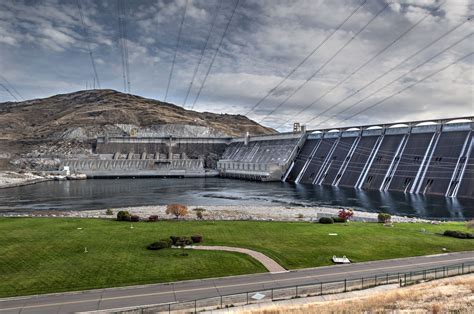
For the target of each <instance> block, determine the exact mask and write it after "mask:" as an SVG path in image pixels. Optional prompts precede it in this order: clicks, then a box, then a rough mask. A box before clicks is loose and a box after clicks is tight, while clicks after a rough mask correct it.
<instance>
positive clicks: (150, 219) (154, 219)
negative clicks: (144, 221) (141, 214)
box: [148, 215, 158, 222]
mask: <svg viewBox="0 0 474 314" xmlns="http://www.w3.org/2000/svg"><path fill="white" fill-rule="evenodd" d="M148 221H149V222H156V221H158V215H151V216H150V217H148Z"/></svg>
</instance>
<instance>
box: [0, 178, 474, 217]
mask: <svg viewBox="0 0 474 314" xmlns="http://www.w3.org/2000/svg"><path fill="white" fill-rule="evenodd" d="M170 203H182V204H186V205H191V206H206V205H252V204H255V205H258V206H265V205H268V206H272V205H273V206H292V207H294V206H301V207H302V208H303V207H305V206H335V207H337V206H343V207H352V208H354V209H357V210H363V211H370V212H382V211H383V212H387V213H390V214H396V215H407V216H416V217H422V218H438V219H452V220H464V219H468V218H474V200H473V199H466V198H465V199H463V198H446V197H443V196H434V195H429V196H428V195H425V196H423V195H416V194H404V193H398V192H380V191H362V190H356V189H352V188H337V187H331V186H324V185H323V186H320V185H312V184H293V183H286V182H250V181H241V180H233V179H224V178H184V179H178V178H176V179H173V178H166V179H165V178H147V179H97V180H82V181H60V182H56V181H54V182H44V183H40V184H34V185H27V186H22V187H16V188H8V189H0V211H1V212H24V211H32V210H35V211H36V210H89V209H103V208H118V207H129V206H143V205H166V204H170Z"/></svg>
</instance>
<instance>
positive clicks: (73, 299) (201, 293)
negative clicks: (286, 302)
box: [0, 251, 474, 314]
mask: <svg viewBox="0 0 474 314" xmlns="http://www.w3.org/2000/svg"><path fill="white" fill-rule="evenodd" d="M466 262H474V251H471V252H464V253H450V254H442V255H432V256H420V257H413V258H404V259H394V260H384V261H375V262H367V263H356V264H350V265H336V266H328V267H318V268H308V269H301V270H296V271H290V272H283V273H263V274H254V275H244V276H235V277H223V278H215V279H203V280H191V281H181V282H176V283H168V284H154V285H146V286H133V287H124V288H109V289H99V290H89V291H82V292H73V293H62V294H49V295H38V296H29V297H20V298H10V299H0V314H4V313H22V314H24V313H71V312H86V311H95V310H108V309H117V308H126V307H133V306H140V305H151V304H159V303H171V302H179V301H187V300H194V299H201V298H208V297H218V296H220V295H221V294H232V293H241V292H247V291H255V290H265V289H270V288H277V287H283V286H291V285H301V284H307V283H317V282H321V281H323V282H325V281H332V280H334V281H335V280H343V279H351V278H360V277H366V276H367V277H368V276H374V275H380V276H383V275H385V274H386V273H397V272H409V271H417V270H424V269H430V268H435V267H442V266H447V265H452V264H456V263H466Z"/></svg>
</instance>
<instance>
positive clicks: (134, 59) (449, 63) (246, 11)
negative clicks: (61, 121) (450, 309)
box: [0, 0, 474, 131]
mask: <svg viewBox="0 0 474 314" xmlns="http://www.w3.org/2000/svg"><path fill="white" fill-rule="evenodd" d="M120 1H121V3H122V4H123V9H124V12H125V14H124V18H125V21H126V33H127V34H126V37H127V39H126V40H127V45H126V46H127V47H128V60H129V61H128V62H129V73H130V77H129V78H130V80H129V81H130V90H131V93H132V94H137V95H141V96H144V97H150V98H155V99H159V100H163V99H164V97H165V93H166V89H167V85H168V79H169V77H170V71H171V67H172V60H173V59H174V58H175V57H174V56H175V53H176V58H175V66H174V69H173V73H172V79H171V82H170V86H169V92H168V98H167V101H169V102H172V103H175V104H177V105H180V106H182V105H183V103H184V99H185V96H186V94H187V90H188V88H189V87H190V83H191V79H192V77H193V73H194V71H195V69H196V66H197V64H198V61H199V59H200V56H201V51H202V49H203V47H204V45H205V43H206V38H207V37H208V35H209V30H210V28H211V25H212V21H213V19H214V16H215V14H216V12H217V18H216V22H215V26H214V28H213V32H212V33H210V40H209V42H208V44H207V48H206V50H205V51H204V57H203V58H202V62H201V64H200V66H199V68H198V71H197V74H196V76H195V80H194V82H193V84H192V88H191V92H190V94H189V97H188V99H187V102H186V105H185V107H186V108H191V107H192V106H193V103H194V100H195V98H196V95H197V93H198V91H199V89H200V86H201V84H202V82H203V78H204V77H205V74H206V72H207V71H208V69H209V65H210V63H211V62H212V60H213V56H214V55H215V54H216V49H217V48H218V47H219V50H218V52H217V54H216V57H215V59H214V62H213V66H212V67H211V68H210V71H209V76H208V78H207V81H206V82H205V84H204V86H203V88H202V92H201V94H200V97H199V98H198V99H197V101H196V105H195V106H194V109H195V110H198V111H212V112H217V113H224V112H226V113H232V114H245V113H247V112H248V111H249V110H250V109H252V108H253V107H255V105H256V104H257V103H258V102H259V101H260V100H261V99H262V98H264V97H265V96H266V95H267V94H268V93H269V91H271V90H272V88H274V87H275V86H276V85H277V84H279V83H280V82H281V81H282V80H283V79H284V78H285V77H286V76H287V75H288V74H289V73H290V72H291V71H292V70H293V69H295V67H297V66H298V65H299V64H300V63H301V61H302V60H304V59H305V58H306V57H307V56H308V55H310V54H311V52H314V53H313V54H311V56H310V57H309V58H307V60H306V61H305V62H304V63H303V64H302V65H301V66H300V67H298V68H297V69H296V71H294V72H293V73H292V74H291V75H290V76H289V78H288V79H287V80H286V81H284V82H283V83H281V84H280V86H279V87H278V88H277V89H275V90H274V91H273V92H272V93H271V94H270V95H268V97H266V98H265V99H264V101H261V102H260V103H259V105H258V106H256V107H255V109H254V110H253V111H251V112H250V113H248V116H249V117H250V118H252V119H254V120H256V121H259V122H262V123H263V124H266V125H269V126H272V127H278V128H279V130H280V131H284V130H289V128H290V125H291V124H292V123H293V122H294V121H298V122H301V123H308V122H310V123H309V127H330V126H340V125H351V124H369V123H379V122H394V121H404V120H419V119H431V118H443V117H455V116H468V115H473V114H474V95H473V89H474V87H473V86H474V85H473V83H474V69H473V63H474V57H473V55H472V53H473V52H474V38H473V36H472V31H473V29H474V28H473V21H472V20H471V21H468V18H469V17H471V16H473V12H474V1H473V0H446V1H433V0H395V1H388V0H367V1H364V0H337V1H335V0H298V1H296V0H294V1H291V0H287V1H284V0H239V1H238V3H237V2H236V1H237V0H222V1H218V0H187V1H186V0H176V1H167V0H133V1H132V0H120ZM79 3H80V7H82V14H83V17H84V24H85V26H86V31H85V30H84V28H83V25H82V23H81V18H80V16H81V12H80V9H79V6H78V1H76V0H72V1H69V0H68V1H66V0H38V1H36V0H1V1H0V74H1V76H0V83H1V84H2V85H3V86H5V87H6V88H8V89H9V90H10V91H11V92H12V93H15V92H14V90H16V91H18V93H19V94H20V95H21V96H22V97H23V98H25V99H31V98H40V97H46V96H51V95H54V94H57V93H68V92H73V91H77V90H81V89H85V87H86V82H88V83H87V84H88V85H91V84H92V82H93V77H94V72H93V68H92V64H91V59H90V56H89V51H88V43H89V46H90V49H91V51H92V54H93V56H94V61H95V64H96V68H97V74H98V77H99V79H100V83H101V87H102V88H111V89H115V90H118V91H123V90H124V84H123V75H122V73H123V70H122V69H123V67H122V57H121V46H120V38H121V35H120V32H119V22H118V14H117V11H118V10H117V0H101V1H93V0H79ZM387 3H389V4H388V5H387ZM236 4H237V6H236ZM361 4H363V5H362V6H360V5H361ZM359 6H360V7H359ZM235 7H236V10H235V14H234V15H233V18H232V20H231V23H230V25H229V27H228V29H227V32H225V30H226V26H227V24H228V22H229V20H230V18H231V16H232V13H233V11H234V8H235ZM185 9H186V14H185V16H184V24H183V27H182V31H181V37H180V42H179V47H178V50H177V51H176V46H177V39H178V33H179V29H180V24H181V20H182V17H183V13H184V11H185ZM351 13H353V14H352V15H351ZM350 15H351V16H350ZM349 16H350V18H349V19H347V18H348V17H349ZM346 19H347V21H346V22H345V23H344V24H343V25H342V26H340V25H341V24H342V23H343V22H344V21H345V20H346ZM339 26H340V27H339ZM361 29H363V30H362V31H360V30H361ZM224 32H225V37H224V38H223V41H222V45H221V46H219V43H220V42H221V38H222V35H223V33H224ZM444 34H446V35H444ZM443 35H444V37H443ZM439 38H440V39H439ZM318 47H319V48H318ZM425 47H426V48H425ZM376 55H378V56H377V57H375V56H376ZM411 56H412V57H411ZM404 60H406V61H405V62H403V63H402V61H404ZM428 60H430V61H429V62H427V63H425V62H426V61H428ZM368 61H370V62H368ZM423 63H425V64H423ZM422 64H423V65H422ZM405 74H406V75H405ZM309 78H311V79H310V80H309V81H307V80H308V79H309ZM397 78H400V79H398V80H395V79H397ZM5 79H6V80H7V81H8V82H7V81H5ZM306 81H307V82H306ZM419 81H420V82H419ZM305 82H306V83H305ZM391 82H393V83H391ZM418 82H419V83H418ZM8 83H9V84H10V85H9V84H8ZM369 83H370V84H369ZM389 83H391V84H389ZM412 85H413V86H412ZM384 86H385V87H384ZM410 86H412V87H410ZM399 91H401V92H400V93H398V92H399ZM392 95H393V96H392ZM391 96H392V97H391ZM17 97H18V98H19V96H17ZM12 100H14V99H13V97H12V96H11V95H10V94H9V93H8V92H7V91H6V90H5V89H4V88H2V86H0V102H4V101H12ZM343 100H344V101H343ZM374 105H375V106H374ZM276 108H277V110H275V109H276ZM303 109H305V110H303ZM269 113H271V114H269Z"/></svg>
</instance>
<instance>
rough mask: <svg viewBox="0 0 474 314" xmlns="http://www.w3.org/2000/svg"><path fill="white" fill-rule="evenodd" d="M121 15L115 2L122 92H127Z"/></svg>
mask: <svg viewBox="0 0 474 314" xmlns="http://www.w3.org/2000/svg"><path fill="white" fill-rule="evenodd" d="M121 15H122V13H121V10H120V0H117V18H118V27H119V45H120V56H121V61H122V78H123V91H124V92H127V78H126V76H127V71H126V66H125V51H124V45H123V30H122V28H123V25H122V17H121Z"/></svg>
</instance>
